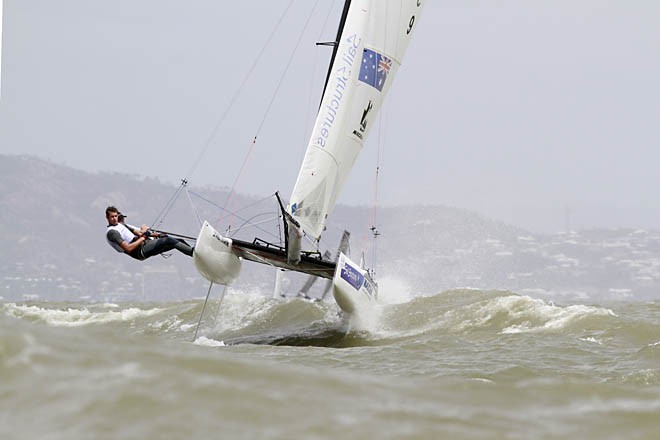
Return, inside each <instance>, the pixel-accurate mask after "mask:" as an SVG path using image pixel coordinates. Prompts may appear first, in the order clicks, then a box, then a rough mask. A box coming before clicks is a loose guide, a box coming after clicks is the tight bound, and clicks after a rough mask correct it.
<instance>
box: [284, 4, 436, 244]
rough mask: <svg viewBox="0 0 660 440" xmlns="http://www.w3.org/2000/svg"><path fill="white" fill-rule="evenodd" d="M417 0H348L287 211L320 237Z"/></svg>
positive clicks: (401, 49)
mask: <svg viewBox="0 0 660 440" xmlns="http://www.w3.org/2000/svg"><path fill="white" fill-rule="evenodd" d="M422 3H423V2H422V1H421V0H353V1H352V2H351V4H350V8H349V10H348V14H347V17H346V22H345V25H344V29H343V32H342V34H341V37H340V39H339V45H338V48H337V53H336V56H335V58H334V62H333V64H332V66H331V67H330V75H329V77H328V82H327V84H326V88H325V93H324V95H323V98H322V100H321V106H320V108H319V113H318V115H317V118H316V122H315V125H314V128H313V131H312V135H311V138H310V141H309V144H308V146H307V151H306V153H305V157H304V159H303V163H302V166H301V168H300V172H299V174H298V178H297V181H296V185H295V187H294V189H293V193H292V195H291V198H290V205H289V207H288V211H289V212H290V213H291V214H292V216H293V218H294V219H295V220H297V221H298V222H299V223H300V226H301V228H302V230H303V231H304V232H305V233H306V234H307V235H309V236H311V237H313V238H315V239H317V240H318V239H319V238H320V236H321V233H322V232H323V230H324V228H325V223H326V219H327V217H328V214H329V213H330V212H331V211H332V210H333V208H334V206H335V203H336V200H337V197H338V196H339V193H340V191H341V189H342V187H343V185H344V183H345V181H346V178H347V177H348V174H349V172H350V170H351V168H352V167H353V164H354V163H355V160H356V159H357V156H358V154H359V152H360V150H361V149H362V146H363V144H364V141H365V139H366V137H367V134H368V133H369V130H370V128H371V126H372V125H373V122H374V121H375V118H376V115H377V113H378V111H379V110H380V107H381V105H382V103H383V99H384V98H385V96H386V94H387V91H388V90H389V88H390V86H391V85H392V81H393V79H394V76H395V75H396V72H397V70H398V69H399V66H400V65H401V60H402V58H403V55H404V53H405V51H406V49H407V47H408V43H409V41H410V37H411V35H412V31H413V29H414V28H415V21H416V20H417V19H418V18H419V14H420V12H421V9H422Z"/></svg>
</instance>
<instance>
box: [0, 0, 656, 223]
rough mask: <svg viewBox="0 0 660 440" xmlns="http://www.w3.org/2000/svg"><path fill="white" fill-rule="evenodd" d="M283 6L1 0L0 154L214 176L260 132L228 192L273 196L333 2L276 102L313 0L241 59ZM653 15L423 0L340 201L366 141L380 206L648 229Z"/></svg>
mask: <svg viewBox="0 0 660 440" xmlns="http://www.w3.org/2000/svg"><path fill="white" fill-rule="evenodd" d="M288 3H289V0H281V1H276V0H268V1H266V0H264V1H252V2H247V1H246V2H230V1H219V0H187V1H181V0H176V1H174V0H130V1H128V0H113V1H105V0H103V1H101V0H57V1H52V0H5V1H4V26H3V28H2V30H3V33H4V36H3V40H2V42H3V46H4V47H3V50H2V58H3V59H2V63H3V66H2V101H1V102H0V152H2V153H12V154H14V153H27V154H33V155H37V156H40V157H43V158H47V159H51V160H53V161H55V162H58V163H63V164H67V165H70V166H72V167H75V168H80V169H84V170H89V171H96V170H100V171H117V172H126V173H131V174H137V175H142V176H157V177H159V178H160V179H161V180H162V181H166V182H178V180H179V179H180V178H183V177H189V178H190V182H191V185H206V184H214V185H218V186H231V185H232V184H233V182H234V181H235V180H236V179H237V176H238V175H239V169H240V168H241V165H242V163H243V160H244V158H245V157H246V155H247V152H248V151H249V149H250V145H251V142H252V139H253V138H254V136H255V135H257V134H258V135H259V137H258V140H257V143H256V145H255V146H254V148H253V150H252V154H251V156H250V160H249V162H248V163H247V165H246V167H245V171H244V172H243V174H242V175H241V177H240V179H239V182H238V187H237V189H238V190H239V191H242V192H247V193H252V194H263V195H267V194H270V193H273V192H274V191H275V190H280V191H281V192H282V193H283V195H284V196H285V197H286V198H288V196H289V194H290V191H291V189H292V187H293V184H294V181H295V178H296V175H297V170H298V166H299V164H300V161H301V158H302V154H303V151H304V148H305V146H306V143H307V137H308V135H309V131H310V129H311V124H312V119H313V114H314V112H315V110H316V108H317V106H318V103H319V99H320V96H319V95H320V91H321V87H322V80H323V79H324V78H325V71H326V69H327V60H328V56H329V54H330V49H329V48H327V47H316V46H315V45H314V44H313V42H314V41H318V40H331V39H333V37H334V34H335V32H336V25H337V19H338V14H339V12H340V9H341V5H340V2H338V1H332V0H320V1H319V2H318V7H317V12H318V13H317V14H315V16H314V18H313V19H312V20H311V21H310V22H309V26H308V28H307V31H306V32H305V35H304V37H306V38H303V40H302V42H301V44H300V46H299V48H298V50H297V51H296V52H295V56H294V57H293V59H292V62H291V65H290V67H289V70H288V74H287V76H286V77H285V79H284V80H283V82H282V83H281V87H280V88H279V92H278V94H277V95H275V98H274V99H273V93H274V91H275V89H276V88H277V85H278V83H279V81H280V78H281V77H282V73H283V72H284V70H285V69H286V66H287V64H288V62H289V59H290V57H291V55H292V52H293V49H294V47H295V45H296V41H297V40H298V35H299V33H300V32H301V28H302V25H303V24H304V23H305V20H306V19H307V16H308V14H309V13H310V11H311V10H312V9H313V7H314V4H315V3H316V2H313V1H311V0H298V1H296V2H295V3H294V5H293V7H292V11H291V13H290V14H289V15H288V16H287V17H286V18H285V21H284V22H283V25H282V28H281V29H280V31H279V33H278V34H276V35H275V36H274V37H273V38H272V39H271V41H270V43H269V44H268V45H267V46H266V47H265V50H264V55H263V57H262V59H261V62H260V63H259V64H258V65H257V66H256V68H255V69H254V70H253V71H252V74H251V75H249V76H248V72H250V68H251V66H252V64H253V62H254V61H255V60H256V59H257V56H258V54H259V52H260V51H261V50H262V48H263V47H264V45H265V42H266V40H267V39H268V36H269V35H270V33H271V31H272V29H273V28H274V26H275V23H276V22H277V21H278V18H279V16H280V13H281V11H282V10H284V9H285V7H286V6H287V4H288ZM328 14H330V17H329V19H328V20H327V24H325V26H324V23H325V20H326V17H328ZM659 19H660V2H655V1H650V0H649V1H647V0H636V1H635V0H631V1H622V0H620V1H607V0H580V1H572V0H571V1H569V0H566V1H564V0H552V1H550V0H547V1H528V0H500V1H495V0H493V1H477V0H473V1H464V0H463V1H459V0H455V1H441V0H433V1H427V5H426V6H425V9H424V12H423V14H422V17H421V20H420V21H419V22H418V26H417V29H416V35H415V36H414V38H413V40H412V42H411V45H410V49H409V51H408V53H407V55H406V58H405V59H404V60H403V66H402V68H401V70H400V72H399V75H398V77H397V78H396V80H395V82H394V86H393V88H392V93H391V95H390V97H389V98H388V102H387V103H386V108H385V109H384V111H383V113H382V117H381V118H380V119H381V120H380V126H376V127H374V129H373V130H372V133H371V138H370V140H369V141H368V142H367V145H366V148H365V150H364V151H363V154H362V155H361V156H360V158H359V161H358V163H357V165H356V167H355V169H354V172H353V173H352V176H351V178H350V180H349V181H348V184H347V186H346V188H345V190H344V192H343V194H342V196H341V197H340V199H339V203H349V204H370V203H371V201H372V198H373V193H374V191H373V187H374V186H373V183H374V176H375V167H376V163H377V158H378V157H380V167H381V177H380V185H379V190H378V200H379V203H380V204H383V205H394V204H410V203H427V204H443V205H449V206H455V207H460V208H466V209H470V210H474V211H477V212H479V213H481V214H484V215H486V216H488V217H491V218H496V219H500V220H503V221H505V222H507V223H510V224H514V225H518V226H523V227H527V228H529V229H531V230H534V231H558V230H563V229H564V228H565V226H566V223H567V221H568V222H569V223H570V226H571V227H573V228H585V227H616V226H626V227H642V228H656V229H657V228H659V227H660V201H659V200H658V197H657V193H658V188H660V173H659V172H658V167H659V166H660V151H659V148H658V147H659V146H660V145H659V144H660V86H659V84H658V81H659V78H660V26H659V25H658V20H659ZM246 78H247V79H246ZM243 81H245V83H244V84H245V85H244V87H243V88H242V89H241V90H242V91H241V92H240V93H238V94H237V91H238V90H239V88H240V86H241V84H242V83H243ZM234 96H236V99H235V102H234V105H233V107H232V110H231V111H230V112H229V114H228V117H227V118H225V119H222V115H223V114H224V112H225V110H226V109H227V108H228V106H229V103H230V102H231V101H232V97H234ZM271 102H272V105H270V104H271ZM268 108H270V111H268V112H267V111H266V110H267V109H268ZM221 119H222V121H223V123H222V125H220V127H219V129H217V130H215V127H216V126H217V124H218V123H219V122H220V121H221ZM211 136H212V137H211ZM208 139H211V140H210V142H208ZM207 146H208V148H206V147H207ZM205 148H206V149H205ZM203 151H205V152H204V154H203V155H202V156H201V160H200V161H199V162H197V158H198V157H200V154H201V153H202V152H203ZM195 164H197V165H196V166H195ZM191 170H193V171H194V172H192V174H189V173H190V171H191Z"/></svg>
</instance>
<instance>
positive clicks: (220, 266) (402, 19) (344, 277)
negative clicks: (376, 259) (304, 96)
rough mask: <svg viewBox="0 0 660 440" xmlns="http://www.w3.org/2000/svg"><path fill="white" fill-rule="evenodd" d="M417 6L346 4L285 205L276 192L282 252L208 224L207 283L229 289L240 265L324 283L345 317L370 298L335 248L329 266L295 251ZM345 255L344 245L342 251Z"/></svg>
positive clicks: (319, 229)
mask: <svg viewBox="0 0 660 440" xmlns="http://www.w3.org/2000/svg"><path fill="white" fill-rule="evenodd" d="M422 6H423V1H422V0H352V1H351V0H348V1H346V2H345V4H344V8H343V11H342V15H341V20H340V23H339V29H338V31H337V37H336V39H335V41H334V42H331V43H326V44H329V45H332V46H333V47H334V48H333V53H332V58H331V60H330V66H329V69H328V73H327V77H326V82H325V86H324V91H323V97H322V100H321V105H320V108H319V110H318V114H317V116H316V121H315V124H314V127H313V130H312V133H311V136H310V139H309V143H308V146H307V150H306V153H305V156H304V158H303V161H302V165H301V166H300V169H299V172H298V178H297V180H296V184H295V186H294V189H293V192H292V194H291V197H290V198H289V202H288V204H287V205H286V206H285V204H284V203H283V202H282V200H281V198H280V197H279V194H277V193H276V195H277V198H278V202H279V206H280V210H281V214H282V219H283V220H282V223H283V229H284V246H280V245H277V244H273V243H269V242H266V241H263V240H260V239H257V238H255V239H254V240H253V241H251V242H249V241H242V240H237V239H232V238H229V237H225V236H223V235H221V234H220V233H219V232H218V231H216V230H215V229H214V228H213V227H212V226H211V225H210V224H209V222H208V221H205V222H204V223H203V225H202V227H201V230H200V231H199V235H198V237H197V244H196V247H195V254H194V256H193V261H194V264H195V267H196V268H197V270H198V271H199V273H200V274H201V275H202V276H204V277H205V278H206V279H208V280H209V281H211V283H217V284H224V285H229V284H231V283H233V282H234V281H235V280H236V279H237V277H238V275H239V273H240V271H241V266H242V261H243V260H248V261H253V262H257V263H263V264H268V265H271V266H274V267H276V268H280V269H284V270H290V271H296V272H302V273H306V274H308V275H311V276H315V277H320V278H326V279H328V280H331V281H332V292H333V296H334V298H335V300H336V302H337V304H338V305H339V307H340V308H341V309H342V310H344V311H345V312H347V313H356V312H357V311H359V310H360V309H361V308H362V307H365V306H367V305H368V304H370V303H372V302H373V301H375V300H376V298H377V294H378V286H377V284H376V282H375V281H374V280H373V277H372V272H371V271H370V270H368V269H366V268H365V267H364V264H358V263H356V262H355V261H353V260H351V259H350V258H349V257H348V255H346V254H345V253H344V251H343V250H340V252H339V253H338V258H337V259H333V260H330V259H329V258H328V257H327V256H326V257H324V256H322V255H321V254H320V252H318V251H317V250H305V249H303V238H304V237H305V236H307V237H308V238H309V239H311V241H313V242H314V241H315V242H316V243H318V241H319V240H320V238H321V235H322V233H323V231H324V230H325V228H326V223H327V221H328V219H329V216H330V213H331V212H332V211H333V208H334V206H335V203H336V201H337V199H338V197H339V195H340V192H341V189H342V187H343V186H344V183H345V181H346V179H347V177H348V175H349V173H350V171H351V169H352V167H353V164H354V163H355V160H356V159H357V156H358V154H359V153H360V151H361V150H362V147H363V144H364V142H365V139H366V138H367V135H368V133H369V130H370V128H371V126H372V125H373V121H374V120H375V117H376V115H377V114H378V112H379V110H380V108H381V106H382V104H383V100H384V98H385V96H386V94H387V92H388V90H389V88H390V87H391V85H392V81H393V79H394V76H395V75H396V72H397V70H398V69H399V66H400V65H401V60H402V58H403V55H404V54H405V52H406V49H407V47H408V43H409V41H410V38H411V35H412V32H413V30H414V29H415V27H416V24H417V22H418V20H419V15H420V13H421V11H422ZM343 249H344V250H345V247H344V248H343Z"/></svg>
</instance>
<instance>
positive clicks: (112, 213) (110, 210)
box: [105, 206, 119, 225]
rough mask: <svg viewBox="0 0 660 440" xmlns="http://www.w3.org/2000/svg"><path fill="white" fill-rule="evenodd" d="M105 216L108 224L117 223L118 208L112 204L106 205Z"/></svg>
mask: <svg viewBox="0 0 660 440" xmlns="http://www.w3.org/2000/svg"><path fill="white" fill-rule="evenodd" d="M105 218H106V219H107V220H108V224H110V225H116V224H117V223H119V210H118V209H117V208H115V207H114V206H108V207H107V208H105Z"/></svg>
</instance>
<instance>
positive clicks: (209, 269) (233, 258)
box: [193, 221, 241, 285]
mask: <svg viewBox="0 0 660 440" xmlns="http://www.w3.org/2000/svg"><path fill="white" fill-rule="evenodd" d="M193 263H194V264H195V268H196V269H197V271H198V272H199V273H200V274H201V275H202V276H203V277H204V278H206V279H207V280H209V281H211V282H213V283H216V284H225V285H227V284H231V283H232V282H233V281H234V280H236V278H237V277H238V275H239V274H240V272H241V259H240V258H238V256H237V255H236V254H234V252H233V251H232V240H231V238H227V237H223V236H222V235H220V234H219V233H218V232H217V231H216V230H215V229H213V227H212V226H211V225H210V224H209V223H208V222H206V221H205V222H204V225H203V226H202V229H200V231H199V236H198V237H197V243H196V245H195V253H194V254H193Z"/></svg>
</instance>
